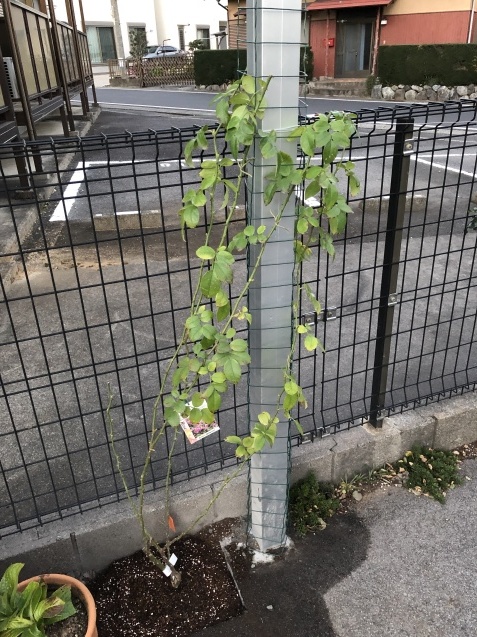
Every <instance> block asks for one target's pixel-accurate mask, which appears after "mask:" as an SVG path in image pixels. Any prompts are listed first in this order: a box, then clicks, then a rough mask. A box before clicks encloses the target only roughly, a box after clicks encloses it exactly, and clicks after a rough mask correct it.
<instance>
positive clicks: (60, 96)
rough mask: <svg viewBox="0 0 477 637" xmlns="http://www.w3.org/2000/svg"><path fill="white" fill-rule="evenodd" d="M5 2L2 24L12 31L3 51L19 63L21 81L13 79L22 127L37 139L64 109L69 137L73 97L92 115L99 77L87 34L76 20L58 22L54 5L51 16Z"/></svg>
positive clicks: (16, 66) (16, 68) (2, 44)
mask: <svg viewBox="0 0 477 637" xmlns="http://www.w3.org/2000/svg"><path fill="white" fill-rule="evenodd" d="M0 1H1V3H2V8H3V13H4V15H3V17H2V16H0V20H4V21H5V26H6V29H5V32H6V38H5V39H4V40H2V41H1V42H0V50H1V52H3V55H4V56H5V55H8V56H9V57H12V58H13V62H14V71H15V72H14V74H15V77H14V78H12V77H9V78H7V79H9V80H10V85H11V84H12V80H14V81H15V83H16V84H17V85H18V93H16V92H12V93H11V97H12V99H13V101H14V103H15V116H16V119H17V122H18V124H20V125H25V126H26V127H27V129H28V133H29V136H30V138H35V137H36V128H35V123H36V122H37V121H39V120H40V119H42V118H44V117H45V116H47V115H48V114H50V113H51V112H53V111H56V110H59V111H60V115H61V119H62V122H63V131H64V134H65V135H68V134H69V129H71V130H74V121H73V116H72V108H71V102H70V98H71V97H72V96H73V95H75V94H78V93H80V94H81V102H82V106H83V112H84V114H86V112H87V111H88V110H89V104H88V98H87V94H86V90H87V88H88V87H89V86H92V85H93V72H92V67H91V61H90V57H89V51H88V44H87V39H86V35H85V34H84V33H82V32H81V31H79V30H78V29H77V28H76V25H75V23H74V17H73V19H72V21H73V26H70V25H69V24H65V23H63V22H59V21H57V20H56V19H55V14H54V6H52V3H50V5H49V6H50V17H49V16H48V15H46V14H45V13H42V12H40V11H37V10H35V9H33V8H32V7H29V6H27V5H25V4H23V3H22V2H19V1H18V0H0ZM1 73H4V70H3V68H2V69H1V70H0V74H1ZM2 86H3V88H4V87H5V82H3V85H2ZM93 88H94V87H93ZM4 90H5V88H4ZM7 90H8V89H7ZM2 100H3V101H5V95H3V97H2ZM0 108H1V107H0ZM67 119H69V126H68V121H67Z"/></svg>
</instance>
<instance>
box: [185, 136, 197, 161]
mask: <svg viewBox="0 0 477 637" xmlns="http://www.w3.org/2000/svg"><path fill="white" fill-rule="evenodd" d="M196 144H197V141H196V139H195V137H194V139H191V140H190V141H188V142H187V144H186V145H185V148H184V159H185V163H186V164H187V165H188V166H189V167H190V168H193V167H194V162H193V161H192V153H193V152H194V150H195V147H196Z"/></svg>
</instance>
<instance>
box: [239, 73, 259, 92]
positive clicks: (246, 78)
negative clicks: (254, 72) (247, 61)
mask: <svg viewBox="0 0 477 637" xmlns="http://www.w3.org/2000/svg"><path fill="white" fill-rule="evenodd" d="M242 87H243V89H244V91H245V92H246V93H248V94H249V95H253V94H254V93H255V90H256V89H255V79H254V78H253V77H252V76H251V75H243V76H242Z"/></svg>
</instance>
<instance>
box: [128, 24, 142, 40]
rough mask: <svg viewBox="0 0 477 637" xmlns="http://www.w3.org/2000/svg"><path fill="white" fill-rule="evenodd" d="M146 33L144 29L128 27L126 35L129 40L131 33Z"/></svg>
mask: <svg viewBox="0 0 477 637" xmlns="http://www.w3.org/2000/svg"><path fill="white" fill-rule="evenodd" d="M138 32H141V33H146V27H131V26H128V35H129V39H131V34H132V33H138Z"/></svg>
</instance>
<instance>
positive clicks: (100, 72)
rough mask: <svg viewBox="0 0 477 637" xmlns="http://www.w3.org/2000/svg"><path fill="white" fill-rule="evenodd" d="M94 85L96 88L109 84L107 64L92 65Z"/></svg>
mask: <svg viewBox="0 0 477 637" xmlns="http://www.w3.org/2000/svg"><path fill="white" fill-rule="evenodd" d="M93 76H94V85H95V87H96V88H103V87H104V86H109V67H108V65H107V64H94V65H93Z"/></svg>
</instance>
